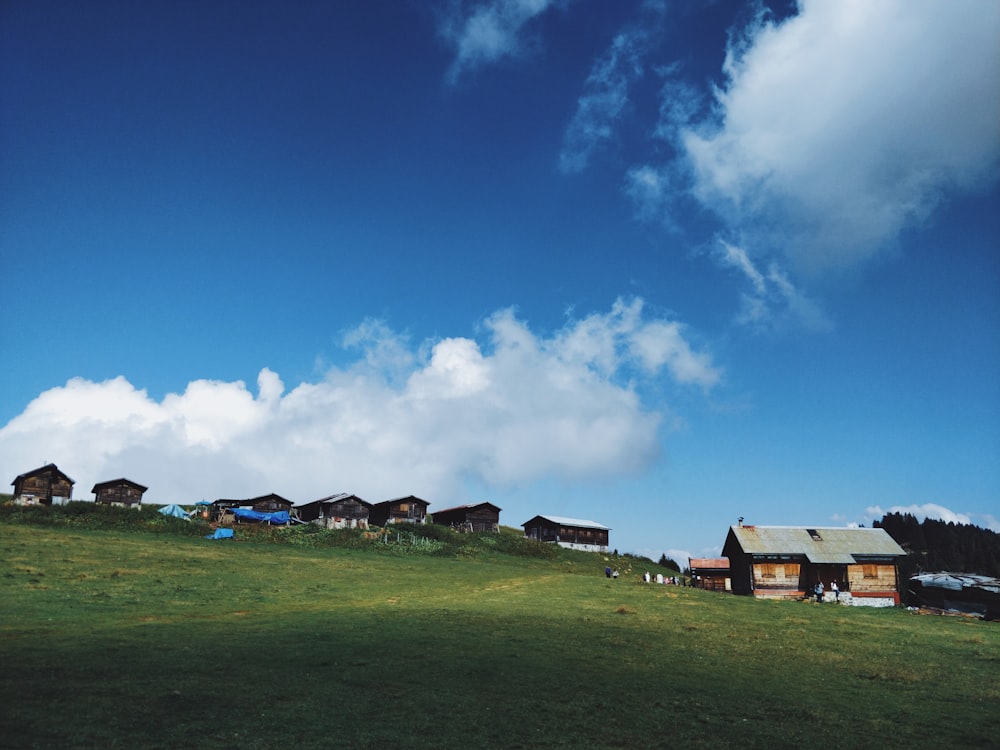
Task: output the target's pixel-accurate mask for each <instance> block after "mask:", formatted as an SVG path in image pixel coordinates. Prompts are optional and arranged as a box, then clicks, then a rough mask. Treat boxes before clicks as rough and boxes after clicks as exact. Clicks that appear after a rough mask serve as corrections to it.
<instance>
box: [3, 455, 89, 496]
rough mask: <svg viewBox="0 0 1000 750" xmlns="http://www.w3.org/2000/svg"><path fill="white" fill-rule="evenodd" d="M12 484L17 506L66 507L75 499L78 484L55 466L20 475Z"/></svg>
mask: <svg viewBox="0 0 1000 750" xmlns="http://www.w3.org/2000/svg"><path fill="white" fill-rule="evenodd" d="M11 484H12V485H14V502H15V503H16V504H17V505H65V504H66V503H68V502H69V501H70V500H72V499H73V485H74V484H76V482H75V481H73V480H72V479H70V478H69V477H68V476H66V474H64V473H63V472H61V471H60V470H59V467H58V466H56V465H55V464H46V465H45V466H41V467H39V468H37V469H33V470H31V471H27V472H25V473H24V474H18V475H17V476H16V477H15V478H14V481H13V482H11Z"/></svg>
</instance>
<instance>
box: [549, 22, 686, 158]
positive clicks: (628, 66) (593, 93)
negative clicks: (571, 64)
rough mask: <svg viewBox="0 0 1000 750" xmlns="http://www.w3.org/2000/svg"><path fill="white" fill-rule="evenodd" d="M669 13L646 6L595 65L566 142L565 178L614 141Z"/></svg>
mask: <svg viewBox="0 0 1000 750" xmlns="http://www.w3.org/2000/svg"><path fill="white" fill-rule="evenodd" d="M665 11H666V9H665V6H664V4H663V3H662V2H646V3H643V5H642V8H641V18H640V19H639V21H638V22H636V23H634V24H630V25H629V26H628V27H627V28H625V29H623V30H622V31H621V32H620V33H619V34H617V35H616V36H615V38H614V39H613V40H612V42H611V46H610V47H609V48H608V50H607V51H606V52H605V53H604V54H603V55H602V56H601V57H600V58H598V60H597V61H596V62H595V63H594V66H593V68H592V69H591V71H590V75H589V76H588V77H587V81H586V83H585V85H584V93H583V94H582V95H581V96H580V98H579V100H578V101H577V108H576V114H575V115H574V116H573V120H572V121H571V122H570V124H569V127H568V128H567V129H566V134H565V136H564V139H563V148H562V152H561V153H560V155H559V167H560V169H561V170H562V171H563V172H565V173H566V174H574V173H577V172H581V171H583V170H584V169H586V168H587V165H588V163H589V161H590V157H591V155H592V154H593V153H594V152H595V151H596V150H598V149H599V148H601V147H602V146H604V145H605V144H606V143H608V142H609V141H611V140H612V139H613V138H614V134H615V127H616V126H617V124H618V121H619V120H620V119H621V118H622V116H623V113H624V112H625V110H626V108H627V107H628V104H629V90H630V89H631V87H632V86H633V85H634V84H635V82H636V81H637V80H638V79H639V78H641V77H642V75H643V73H644V72H645V64H644V62H643V58H644V57H645V56H646V55H647V54H648V53H649V52H650V51H651V50H652V49H653V48H654V47H655V45H656V43H657V39H658V35H657V31H658V30H659V28H660V27H661V25H662V23H663V19H664V16H665Z"/></svg>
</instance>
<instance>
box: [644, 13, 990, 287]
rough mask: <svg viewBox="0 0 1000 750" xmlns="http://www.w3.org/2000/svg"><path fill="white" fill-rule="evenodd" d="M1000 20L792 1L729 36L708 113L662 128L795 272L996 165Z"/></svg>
mask: <svg viewBox="0 0 1000 750" xmlns="http://www.w3.org/2000/svg"><path fill="white" fill-rule="evenodd" d="M998 29H1000V4H997V3H984V2H979V1H978V0H955V2H949V3H940V2H937V1H936V0H905V1H904V0H884V1H881V2H868V1H867V0H844V1H843V2H836V3H829V2H822V1H817V0H801V2H800V3H799V7H798V14H797V15H794V16H792V17H790V18H788V19H786V20H784V21H782V22H780V23H776V22H773V21H772V20H770V19H769V18H768V17H767V16H766V15H761V16H760V17H758V18H757V19H756V21H755V22H754V23H753V24H751V26H750V27H748V28H747V29H745V30H744V32H743V33H741V34H737V35H734V37H733V41H732V43H731V45H730V48H729V51H728V55H727V57H726V61H725V66H724V73H725V76H726V80H725V83H724V84H723V85H722V86H721V87H720V88H718V89H717V90H716V92H715V108H714V113H713V115H712V116H710V117H707V118H703V119H701V120H700V121H699V120H692V119H691V118H692V110H691V108H683V109H682V111H681V112H680V113H678V112H676V111H673V110H670V109H667V110H664V111H665V123H664V126H663V129H664V130H665V131H668V132H671V133H673V134H674V135H675V136H676V138H677V141H678V145H679V147H680V149H681V152H682V158H683V160H684V161H685V162H686V164H687V167H688V168H689V169H690V177H691V180H692V191H693V194H694V195H695V196H696V197H697V199H698V200H699V201H701V202H702V203H703V204H704V205H706V206H708V207H710V208H711V209H712V210H713V211H714V212H715V213H716V214H717V215H718V216H720V217H721V218H722V219H723V220H724V221H725V222H726V223H727V224H728V226H729V227H730V228H731V229H733V230H738V231H739V232H740V233H741V235H742V236H744V237H748V238H750V239H751V240H753V244H754V245H755V246H761V247H769V248H770V247H773V248H775V249H777V250H779V251H780V252H781V253H783V254H784V255H785V257H786V258H788V259H789V261H790V262H791V263H792V264H793V265H794V267H795V268H796V269H797V270H798V271H799V272H807V273H818V272H823V271H829V270H833V269H843V268H848V267H851V266H855V265H857V264H859V263H862V262H864V261H866V260H868V259H870V258H871V257H873V256H874V255H876V254H878V253H879V252H882V251H884V250H885V248H887V247H891V246H892V244H893V243H894V241H895V238H896V237H897V236H898V234H899V232H900V231H901V230H902V229H903V228H905V227H906V226H908V225H912V224H915V223H919V222H921V221H922V220H924V219H925V218H926V217H927V216H928V215H929V214H930V213H931V212H932V210H933V209H934V208H935V206H936V205H937V204H938V203H939V202H940V200H941V199H942V197H943V196H945V195H946V194H947V193H948V192H950V191H953V190H972V189H976V188H978V187H981V186H982V185H984V184H985V183H987V182H989V181H991V180H992V179H994V178H995V175H996V168H997V164H998V158H1000V97H997V96H996V92H997V91H998V90H1000V31H998ZM678 118H685V119H687V120H688V122H687V123H686V124H684V123H680V122H678Z"/></svg>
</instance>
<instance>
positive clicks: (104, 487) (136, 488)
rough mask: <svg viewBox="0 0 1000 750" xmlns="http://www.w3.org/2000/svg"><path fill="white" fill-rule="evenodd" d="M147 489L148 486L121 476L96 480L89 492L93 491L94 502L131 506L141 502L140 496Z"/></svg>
mask: <svg viewBox="0 0 1000 750" xmlns="http://www.w3.org/2000/svg"><path fill="white" fill-rule="evenodd" d="M147 489H149V488H148V487H144V486H143V485H141V484H139V483H138V482H133V481H132V480H130V479H124V478H122V479H112V480H109V481H107V482H98V483H97V484H95V485H94V488H93V489H92V490H91V492H93V493H94V502H95V503H99V504H104V505H124V506H126V507H131V506H133V505H136V506H137V505H139V504H140V503H142V496H143V494H144V493H145V492H146V490H147Z"/></svg>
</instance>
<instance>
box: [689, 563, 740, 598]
mask: <svg viewBox="0 0 1000 750" xmlns="http://www.w3.org/2000/svg"><path fill="white" fill-rule="evenodd" d="M688 570H690V571H691V585H692V586H695V587H697V588H700V589H708V590H709V591H732V590H733V583H732V577H731V576H730V573H729V558H728V557H689V558H688Z"/></svg>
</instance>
